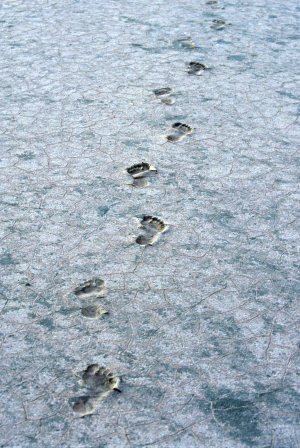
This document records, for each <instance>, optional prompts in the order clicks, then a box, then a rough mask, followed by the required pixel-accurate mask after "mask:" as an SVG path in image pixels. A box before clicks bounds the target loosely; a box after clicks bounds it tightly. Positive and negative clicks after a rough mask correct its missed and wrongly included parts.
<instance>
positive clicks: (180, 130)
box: [167, 122, 193, 142]
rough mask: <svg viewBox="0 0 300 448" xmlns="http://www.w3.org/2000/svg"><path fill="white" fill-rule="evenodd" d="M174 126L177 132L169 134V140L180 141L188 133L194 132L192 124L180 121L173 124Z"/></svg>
mask: <svg viewBox="0 0 300 448" xmlns="http://www.w3.org/2000/svg"><path fill="white" fill-rule="evenodd" d="M172 128H173V129H174V130H175V134H172V135H168V136H167V140H168V141H169V142H178V141H180V140H182V139H183V138H184V137H185V136H186V135H187V134H191V133H192V132H193V128H192V127H191V126H189V125H187V124H184V123H180V122H177V123H174V124H172Z"/></svg>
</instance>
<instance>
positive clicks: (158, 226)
mask: <svg viewBox="0 0 300 448" xmlns="http://www.w3.org/2000/svg"><path fill="white" fill-rule="evenodd" d="M140 227H141V228H142V229H143V230H144V235H139V236H138V237H137V239H136V240H135V241H136V243H137V244H140V245H141V246H151V245H152V244H154V243H155V241H157V239H158V238H159V236H160V234H161V233H163V232H165V231H166V230H167V228H168V226H167V224H166V223H165V222H164V221H162V220H161V219H160V218H157V217H155V216H150V215H145V216H144V217H143V219H142V220H141V223H140Z"/></svg>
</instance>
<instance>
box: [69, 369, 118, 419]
mask: <svg viewBox="0 0 300 448" xmlns="http://www.w3.org/2000/svg"><path fill="white" fill-rule="evenodd" d="M82 382H83V383H84V384H85V385H86V386H87V388H88V389H89V391H90V395H89V396H84V397H80V398H79V399H78V400H77V401H76V403H74V405H73V411H74V412H75V413H76V414H78V415H80V416H81V417H83V416H85V415H89V414H92V413H93V411H94V410H95V408H96V405H97V403H98V402H99V401H100V400H101V399H102V398H104V397H106V396H107V395H108V394H109V393H110V392H113V391H116V392H121V391H120V389H119V388H118V386H119V383H120V378H118V377H117V376H115V375H114V374H113V373H112V372H111V371H110V370H109V369H107V368H106V367H99V365H98V364H91V365H89V366H88V367H87V368H86V370H85V371H84V372H83V375H82Z"/></svg>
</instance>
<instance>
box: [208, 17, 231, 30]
mask: <svg viewBox="0 0 300 448" xmlns="http://www.w3.org/2000/svg"><path fill="white" fill-rule="evenodd" d="M225 25H227V22H226V20H222V19H214V20H213V21H212V25H211V28H212V29H214V30H223V29H224V28H225Z"/></svg>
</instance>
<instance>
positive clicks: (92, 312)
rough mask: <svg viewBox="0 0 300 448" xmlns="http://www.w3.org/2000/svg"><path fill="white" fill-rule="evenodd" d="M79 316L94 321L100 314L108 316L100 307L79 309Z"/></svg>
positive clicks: (92, 306) (90, 306) (93, 306)
mask: <svg viewBox="0 0 300 448" xmlns="http://www.w3.org/2000/svg"><path fill="white" fill-rule="evenodd" d="M81 314H82V315H83V316H84V317H88V318H89V319H96V318H97V317H99V316H101V315H102V314H109V312H108V311H106V310H105V309H104V308H102V306H101V305H89V306H86V307H85V308H81Z"/></svg>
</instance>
